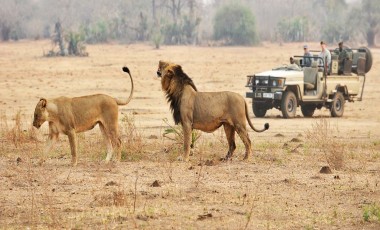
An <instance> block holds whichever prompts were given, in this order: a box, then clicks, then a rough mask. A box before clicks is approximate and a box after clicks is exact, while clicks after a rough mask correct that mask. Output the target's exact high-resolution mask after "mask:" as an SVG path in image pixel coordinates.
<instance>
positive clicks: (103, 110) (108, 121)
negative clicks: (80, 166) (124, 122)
mask: <svg viewBox="0 0 380 230" xmlns="http://www.w3.org/2000/svg"><path fill="white" fill-rule="evenodd" d="M123 71H124V72H126V73H128V74H129V77H130V79H131V85H132V86H131V92H130V94H129V97H128V99H127V100H120V99H116V98H113V97H110V96H108V95H105V94H95V95H89V96H83V97H73V98H68V97H58V98H54V99H45V98H41V99H40V101H39V102H38V103H37V106H36V108H35V110H34V120H33V126H34V127H36V128H40V127H41V125H42V124H43V123H44V122H45V121H48V122H49V138H48V141H47V148H46V149H45V151H46V152H48V151H50V150H51V148H52V147H53V144H54V142H55V141H56V140H57V139H58V135H59V133H63V134H66V135H67V136H68V137H69V141H70V148H71V156H72V160H71V164H72V165H73V166H75V165H76V164H77V140H76V133H80V132H84V131H87V130H90V129H92V128H94V127H95V125H96V124H99V127H100V130H101V132H102V134H103V137H104V139H105V142H106V144H107V158H106V162H108V161H109V160H110V159H111V158H112V154H113V148H116V150H117V160H120V153H121V152H120V151H121V150H120V146H121V141H120V138H119V130H118V105H126V104H128V103H129V102H130V101H131V99H132V95H133V90H134V87H133V79H132V76H131V74H130V72H129V69H128V67H123Z"/></svg>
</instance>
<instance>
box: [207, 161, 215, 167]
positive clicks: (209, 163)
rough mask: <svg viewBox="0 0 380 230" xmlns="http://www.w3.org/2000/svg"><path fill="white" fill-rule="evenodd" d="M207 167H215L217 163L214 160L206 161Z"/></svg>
mask: <svg viewBox="0 0 380 230" xmlns="http://www.w3.org/2000/svg"><path fill="white" fill-rule="evenodd" d="M205 165H206V166H213V165H215V163H214V161H213V160H206V162H205Z"/></svg>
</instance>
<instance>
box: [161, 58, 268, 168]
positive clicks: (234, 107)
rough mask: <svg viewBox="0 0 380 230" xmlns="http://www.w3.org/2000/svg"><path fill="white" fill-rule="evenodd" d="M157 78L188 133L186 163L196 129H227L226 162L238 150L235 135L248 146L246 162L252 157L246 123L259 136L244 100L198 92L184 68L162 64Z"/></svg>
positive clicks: (185, 147) (185, 132) (174, 113)
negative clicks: (192, 135)
mask: <svg viewBox="0 0 380 230" xmlns="http://www.w3.org/2000/svg"><path fill="white" fill-rule="evenodd" d="M157 76H158V77H161V86H162V89H163V90H164V91H165V93H166V98H167V100H168V102H169V103H170V108H171V111H172V113H173V118H174V122H175V123H176V124H178V123H181V124H182V128H183V133H184V152H185V153H184V160H185V161H188V160H189V154H190V142H191V132H192V129H199V130H201V131H204V132H213V131H215V130H216V129H218V128H219V127H220V126H222V125H223V127H224V131H225V133H226V136H227V141H228V146H229V149H228V153H227V155H226V157H225V159H226V160H227V159H229V158H231V157H232V154H233V152H234V151H235V149H236V145H235V132H237V133H238V135H239V136H240V138H241V140H242V141H243V143H244V145H245V156H244V159H245V160H246V159H248V158H249V156H250V153H251V140H250V139H249V136H248V132H247V129H246V120H247V121H248V124H249V126H251V128H252V129H253V130H254V131H256V132H263V131H265V130H267V129H268V128H269V124H268V123H266V124H265V125H264V129H262V130H257V129H255V127H254V126H253V125H252V123H251V121H250V120H249V117H248V110H247V104H246V102H245V100H244V98H243V97H242V96H241V95H239V94H237V93H233V92H198V90H197V88H196V87H195V85H194V83H193V81H192V80H191V78H189V77H188V76H187V74H186V73H184V72H183V71H182V67H181V66H180V65H176V64H174V63H169V62H165V61H159V64H158V70H157Z"/></svg>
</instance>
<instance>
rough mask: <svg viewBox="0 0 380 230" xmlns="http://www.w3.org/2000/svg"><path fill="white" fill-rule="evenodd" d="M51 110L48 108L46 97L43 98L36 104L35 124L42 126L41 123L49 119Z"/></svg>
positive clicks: (38, 126)
mask: <svg viewBox="0 0 380 230" xmlns="http://www.w3.org/2000/svg"><path fill="white" fill-rule="evenodd" d="M48 117H49V112H48V111H47V109H46V99H44V98H42V99H40V101H39V102H38V103H37V105H36V109H35V110H34V119H33V126H34V127H36V128H40V127H41V125H42V124H43V123H44V122H45V121H46V120H47V119H48Z"/></svg>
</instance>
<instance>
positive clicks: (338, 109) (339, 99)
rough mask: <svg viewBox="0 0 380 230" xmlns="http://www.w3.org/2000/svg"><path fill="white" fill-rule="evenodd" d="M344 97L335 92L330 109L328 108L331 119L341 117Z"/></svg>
mask: <svg viewBox="0 0 380 230" xmlns="http://www.w3.org/2000/svg"><path fill="white" fill-rule="evenodd" d="M344 103H345V100H344V97H343V94H342V93H341V92H337V93H336V94H335V95H334V98H333V101H332V104H331V107H330V112H331V116H332V117H341V116H343V112H344Z"/></svg>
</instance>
